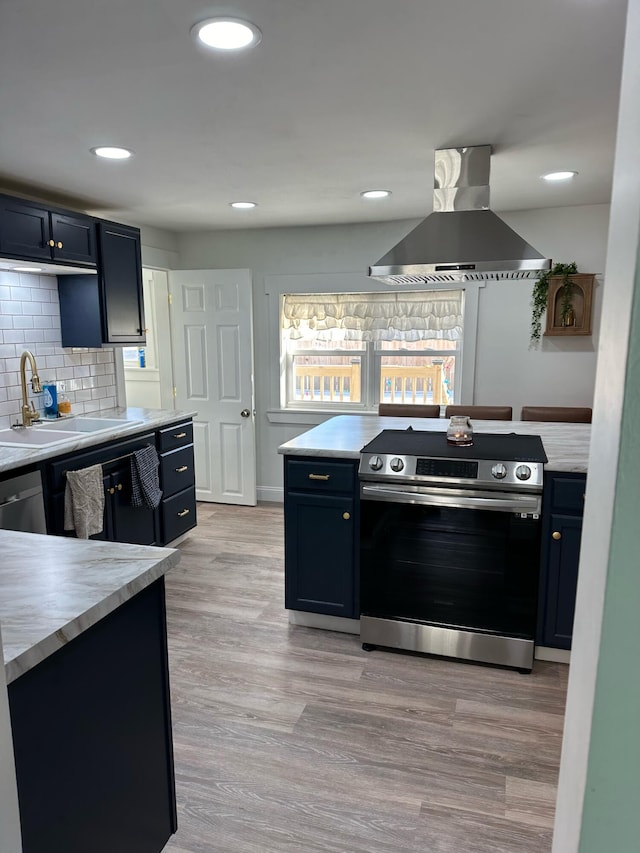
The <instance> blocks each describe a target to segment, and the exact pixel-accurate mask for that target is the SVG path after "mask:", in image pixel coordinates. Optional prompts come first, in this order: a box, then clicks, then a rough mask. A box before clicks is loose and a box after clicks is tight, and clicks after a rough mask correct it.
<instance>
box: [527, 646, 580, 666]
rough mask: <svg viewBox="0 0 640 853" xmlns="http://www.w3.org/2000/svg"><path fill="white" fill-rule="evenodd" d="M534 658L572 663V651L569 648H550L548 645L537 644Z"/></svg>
mask: <svg viewBox="0 0 640 853" xmlns="http://www.w3.org/2000/svg"><path fill="white" fill-rule="evenodd" d="M534 658H535V659H536V660H548V661H551V662H552V663H571V652H570V651H569V650H568V649H550V648H548V647H547V646H536V649H535V653H534Z"/></svg>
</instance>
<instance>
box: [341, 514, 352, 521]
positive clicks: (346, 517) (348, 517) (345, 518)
mask: <svg viewBox="0 0 640 853" xmlns="http://www.w3.org/2000/svg"><path fill="white" fill-rule="evenodd" d="M342 517H343V518H344V520H345V521H349V519H350V518H351V513H350V512H343V513H342Z"/></svg>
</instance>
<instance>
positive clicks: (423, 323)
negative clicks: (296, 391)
mask: <svg viewBox="0 0 640 853" xmlns="http://www.w3.org/2000/svg"><path fill="white" fill-rule="evenodd" d="M462 299H463V291H462V290H439V291H411V292H403V293H397V294H387V293H294V294H285V296H284V298H283V307H282V314H283V316H282V329H283V332H284V334H285V336H286V337H288V338H289V339H290V340H299V339H300V338H305V337H313V338H315V339H316V340H332V341H340V340H347V341H390V340H396V341H397V340H401V341H421V340H428V339H438V340H443V339H444V340H459V339H460V338H461V337H462Z"/></svg>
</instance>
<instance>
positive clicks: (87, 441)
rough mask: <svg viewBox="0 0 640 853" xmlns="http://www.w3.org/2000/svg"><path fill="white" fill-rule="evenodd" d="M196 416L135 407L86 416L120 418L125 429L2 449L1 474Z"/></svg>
mask: <svg viewBox="0 0 640 853" xmlns="http://www.w3.org/2000/svg"><path fill="white" fill-rule="evenodd" d="M196 414H197V412H179V411H175V410H172V409H139V408H135V407H129V408H127V409H125V408H116V409H108V410H107V411H101V412H92V413H91V414H90V415H86V417H91V418H118V419H121V420H122V425H121V426H120V425H116V426H114V427H113V429H108V430H101V431H100V432H87V433H83V434H82V435H70V436H69V438H68V439H66V440H65V441H61V442H57V443H56V444H50V445H45V446H43V447H36V448H25V447H0V473H1V472H3V471H12V470H15V469H16V468H21V467H23V466H25V465H33V464H34V463H37V462H42V461H43V460H45V459H53V458H54V457H56V456H62V455H64V454H67V453H72V452H73V451H75V450H83V449H84V448H87V447H94V446H95V445H98V444H102V443H103V442H105V441H113V440H114V439H116V438H131V437H133V436H134V435H136V434H138V433H143V432H147V431H149V430H154V429H158V428H159V427H162V426H164V425H165V424H170V423H175V422H177V421H181V420H187V419H189V418H192V417H194V415H196ZM80 417H82V416H80ZM127 421H136V422H137V423H127ZM47 423H48V424H51V423H52V422H51V421H47ZM51 428H52V429H54V428H55V426H54V425H52V426H51ZM30 429H39V427H38V426H37V425H36V426H34V427H30ZM45 429H46V427H45Z"/></svg>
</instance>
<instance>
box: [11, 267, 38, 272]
mask: <svg viewBox="0 0 640 853" xmlns="http://www.w3.org/2000/svg"><path fill="white" fill-rule="evenodd" d="M11 269H12V270H13V271H14V272H42V267H11Z"/></svg>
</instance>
